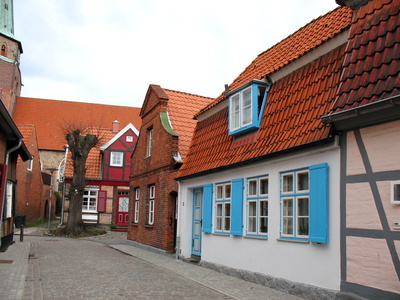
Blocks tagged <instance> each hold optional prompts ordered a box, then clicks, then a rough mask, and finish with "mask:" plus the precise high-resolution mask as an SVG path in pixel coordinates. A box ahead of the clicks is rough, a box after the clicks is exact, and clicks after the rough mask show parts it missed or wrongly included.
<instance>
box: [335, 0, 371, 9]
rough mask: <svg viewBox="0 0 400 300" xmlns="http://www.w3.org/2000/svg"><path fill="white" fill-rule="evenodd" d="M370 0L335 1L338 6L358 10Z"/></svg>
mask: <svg viewBox="0 0 400 300" xmlns="http://www.w3.org/2000/svg"><path fill="white" fill-rule="evenodd" d="M369 1H370V0H336V3H337V4H339V5H340V6H348V7H350V8H351V9H353V10H357V9H359V8H360V7H361V6H364V5H365V4H367V3H368V2H369Z"/></svg>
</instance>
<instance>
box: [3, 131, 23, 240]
mask: <svg viewBox="0 0 400 300" xmlns="http://www.w3.org/2000/svg"><path fill="white" fill-rule="evenodd" d="M21 145H22V139H19V140H18V144H17V145H15V146H14V147H12V148H10V149H8V150H7V151H6V161H5V165H6V174H5V175H6V176H4V177H5V178H4V180H6V181H7V169H8V168H7V167H8V160H9V158H10V154H11V153H12V152H14V151H16V150H18V149H19V148H20V147H21ZM5 196H6V186H5V185H4V189H3V192H2V195H0V197H1V199H3V201H2V203H1V211H0V234H1V232H3V211H4V203H5V202H6V201H5V200H6V199H5ZM1 246H2V244H1V236H0V247H1Z"/></svg>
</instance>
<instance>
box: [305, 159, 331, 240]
mask: <svg viewBox="0 0 400 300" xmlns="http://www.w3.org/2000/svg"><path fill="white" fill-rule="evenodd" d="M328 182H329V181H328V164H319V165H314V166H311V167H310V238H309V239H310V241H311V242H316V243H328Z"/></svg>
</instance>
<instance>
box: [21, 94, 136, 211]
mask: <svg viewBox="0 0 400 300" xmlns="http://www.w3.org/2000/svg"><path fill="white" fill-rule="evenodd" d="M139 111H140V108H137V107H128V106H116V105H104V104H94V103H84V102H74V101H60V100H49V99H37V98H26V97H18V99H17V103H16V105H15V113H14V120H15V122H17V123H18V124H20V125H26V124H28V125H34V126H35V129H36V134H37V141H38V148H39V157H40V164H41V167H42V171H43V172H45V173H48V174H50V172H49V171H48V170H49V169H57V170H56V171H55V172H54V174H53V187H52V188H53V190H54V191H58V192H59V193H62V192H63V185H62V184H58V181H57V180H58V179H59V178H60V172H59V171H60V170H62V168H63V166H64V161H65V156H66V148H65V145H66V143H67V141H66V139H65V127H66V126H68V125H69V124H76V125H78V126H79V125H82V126H85V127H86V126H88V127H96V128H103V129H105V130H106V131H109V132H111V131H112V124H113V121H115V120H118V121H119V124H118V125H119V126H120V127H126V126H127V125H128V124H130V123H132V125H133V126H134V127H135V128H140V124H141V120H140V118H139ZM65 112H68V114H65ZM88 112H90V114H89V113H88ZM110 138H111V137H110ZM107 141H108V140H107ZM61 177H62V176H61ZM53 207H54V206H53Z"/></svg>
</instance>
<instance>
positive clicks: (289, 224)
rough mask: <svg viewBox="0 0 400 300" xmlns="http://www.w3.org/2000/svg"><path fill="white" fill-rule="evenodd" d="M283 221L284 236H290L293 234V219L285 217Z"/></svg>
mask: <svg viewBox="0 0 400 300" xmlns="http://www.w3.org/2000/svg"><path fill="white" fill-rule="evenodd" d="M282 221H283V228H282V232H283V234H288V235H291V234H293V218H290V217H284V218H283V219H282Z"/></svg>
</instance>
